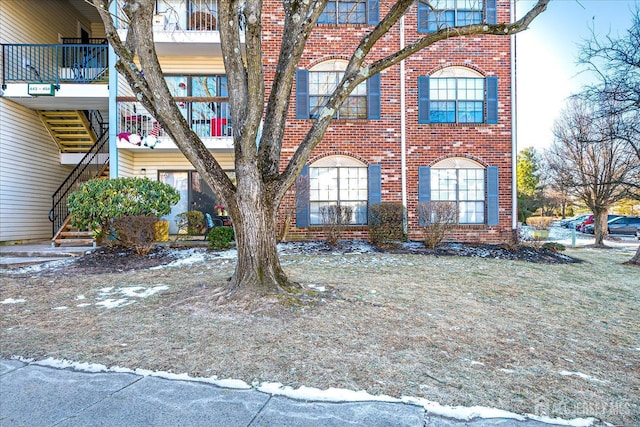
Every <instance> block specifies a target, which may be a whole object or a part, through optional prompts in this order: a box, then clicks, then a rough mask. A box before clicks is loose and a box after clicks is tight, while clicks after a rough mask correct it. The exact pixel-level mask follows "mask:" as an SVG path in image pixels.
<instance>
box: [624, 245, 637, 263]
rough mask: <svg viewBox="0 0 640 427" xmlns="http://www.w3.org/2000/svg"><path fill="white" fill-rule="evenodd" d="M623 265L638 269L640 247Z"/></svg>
mask: <svg viewBox="0 0 640 427" xmlns="http://www.w3.org/2000/svg"><path fill="white" fill-rule="evenodd" d="M625 264H628V265H635V266H637V267H640V246H638V250H637V251H636V254H635V255H634V256H633V258H631V259H630V260H629V261H627V262H625Z"/></svg>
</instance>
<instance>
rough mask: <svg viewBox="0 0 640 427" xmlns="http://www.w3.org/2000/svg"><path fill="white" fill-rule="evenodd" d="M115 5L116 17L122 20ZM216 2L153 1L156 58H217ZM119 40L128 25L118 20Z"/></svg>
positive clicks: (208, 0) (119, 2) (201, 0)
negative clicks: (204, 56) (154, 8)
mask: <svg viewBox="0 0 640 427" xmlns="http://www.w3.org/2000/svg"><path fill="white" fill-rule="evenodd" d="M123 5H124V1H123V0H119V1H118V12H117V15H118V17H126V15H125V13H124V11H123V10H122V7H123ZM218 19H219V18H218V0H157V1H156V10H155V15H154V17H153V33H154V37H153V39H154V42H155V44H156V51H157V53H158V55H160V56H195V55H214V56H220V55H221V51H220V33H219V27H218V22H219V21H218ZM116 27H117V28H118V30H119V31H118V32H119V33H120V37H122V38H123V39H124V37H125V36H126V32H127V29H128V27H129V23H128V22H127V20H126V19H118V20H117V21H116Z"/></svg>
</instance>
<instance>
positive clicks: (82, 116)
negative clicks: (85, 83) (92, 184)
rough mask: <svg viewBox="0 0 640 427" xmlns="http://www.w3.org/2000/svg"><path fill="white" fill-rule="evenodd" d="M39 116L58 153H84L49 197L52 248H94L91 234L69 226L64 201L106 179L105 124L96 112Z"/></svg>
mask: <svg viewBox="0 0 640 427" xmlns="http://www.w3.org/2000/svg"><path fill="white" fill-rule="evenodd" d="M39 114H40V117H41V118H42V122H43V123H44V124H45V126H47V129H49V133H50V134H51V136H52V137H53V138H54V140H55V141H56V143H57V144H58V146H59V147H60V151H61V152H65V153H85V155H84V157H83V158H82V160H81V161H80V162H79V163H78V164H77V165H76V167H75V168H74V169H73V170H72V171H71V173H70V174H69V176H67V178H66V179H65V181H64V182H63V183H62V184H61V185H60V187H58V189H57V190H56V191H55V193H54V194H53V195H52V196H51V206H52V207H51V210H50V211H49V221H51V223H52V235H53V238H52V239H51V245H52V246H53V247H57V246H60V245H74V246H87V245H91V246H95V243H96V242H95V239H94V238H93V234H92V232H91V230H78V229H74V228H73V227H72V226H71V218H70V217H69V208H68V205H67V198H68V197H69V195H70V194H71V193H72V192H73V191H74V190H75V189H76V188H78V186H79V185H80V184H82V183H83V182H86V181H88V180H90V179H93V178H104V179H108V178H109V126H108V123H105V122H103V120H102V116H101V115H100V113H99V112H98V111H80V110H74V111H40V112H39Z"/></svg>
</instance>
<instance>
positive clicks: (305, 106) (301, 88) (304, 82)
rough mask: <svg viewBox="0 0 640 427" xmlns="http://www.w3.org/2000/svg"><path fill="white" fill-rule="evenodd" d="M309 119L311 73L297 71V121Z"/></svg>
mask: <svg viewBox="0 0 640 427" xmlns="http://www.w3.org/2000/svg"><path fill="white" fill-rule="evenodd" d="M308 118H309V72H308V71H307V70H302V69H298V70H296V119H308Z"/></svg>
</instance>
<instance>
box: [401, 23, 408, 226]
mask: <svg viewBox="0 0 640 427" xmlns="http://www.w3.org/2000/svg"><path fill="white" fill-rule="evenodd" d="M404 43H405V42H404V16H402V17H401V18H400V49H403V48H404ZM404 79H405V69H404V59H403V60H402V61H400V169H401V180H400V181H401V184H402V205H403V206H404V207H405V209H406V206H407V153H406V151H407V135H406V133H407V130H406V106H405V84H404ZM407 229H408V220H407V218H406V214H405V220H404V232H405V234H406V233H407Z"/></svg>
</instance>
